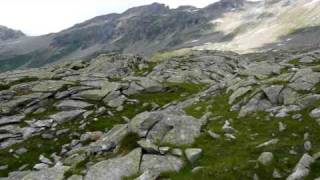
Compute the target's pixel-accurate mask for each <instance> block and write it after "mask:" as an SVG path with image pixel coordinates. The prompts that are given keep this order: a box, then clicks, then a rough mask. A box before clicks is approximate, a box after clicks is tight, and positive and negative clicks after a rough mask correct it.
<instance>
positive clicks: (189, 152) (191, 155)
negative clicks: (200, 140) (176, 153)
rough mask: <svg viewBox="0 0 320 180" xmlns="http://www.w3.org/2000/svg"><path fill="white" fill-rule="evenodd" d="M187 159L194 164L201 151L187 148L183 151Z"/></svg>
mask: <svg viewBox="0 0 320 180" xmlns="http://www.w3.org/2000/svg"><path fill="white" fill-rule="evenodd" d="M185 154H186V157H187V159H188V160H189V161H190V162H191V163H194V162H195V161H196V160H197V159H198V158H199V157H200V156H201V154H202V149H199V148H188V149H186V150H185Z"/></svg>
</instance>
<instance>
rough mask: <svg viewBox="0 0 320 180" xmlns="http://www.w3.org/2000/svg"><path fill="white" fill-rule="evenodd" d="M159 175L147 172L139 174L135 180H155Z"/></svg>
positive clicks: (154, 172)
mask: <svg viewBox="0 0 320 180" xmlns="http://www.w3.org/2000/svg"><path fill="white" fill-rule="evenodd" d="M159 175H160V173H159V172H156V171H151V170H147V171H145V172H143V174H141V175H140V176H139V177H137V178H136V179H135V180H156V179H157V178H158V177H159Z"/></svg>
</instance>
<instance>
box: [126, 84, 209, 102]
mask: <svg viewBox="0 0 320 180" xmlns="http://www.w3.org/2000/svg"><path fill="white" fill-rule="evenodd" d="M166 85H167V86H168V88H167V90H166V91H165V92H156V93H141V94H137V95H133V96H131V97H130V98H132V99H138V100H140V101H141V102H143V103H152V102H153V103H155V104H158V105H159V106H164V105H166V104H168V103H170V102H173V101H182V100H183V99H185V98H186V97H188V96H190V95H192V94H196V93H198V92H200V91H201V90H203V89H204V88H205V85H203V84H190V83H167V84H166Z"/></svg>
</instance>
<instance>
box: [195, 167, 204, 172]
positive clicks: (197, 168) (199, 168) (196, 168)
mask: <svg viewBox="0 0 320 180" xmlns="http://www.w3.org/2000/svg"><path fill="white" fill-rule="evenodd" d="M201 169H204V167H202V166H197V167H195V168H193V169H192V173H196V172H198V171H200V170H201Z"/></svg>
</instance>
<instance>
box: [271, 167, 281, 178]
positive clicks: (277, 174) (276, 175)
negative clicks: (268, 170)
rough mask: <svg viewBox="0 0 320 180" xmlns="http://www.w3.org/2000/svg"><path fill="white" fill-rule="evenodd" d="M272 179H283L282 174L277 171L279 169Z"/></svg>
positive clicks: (275, 171)
mask: <svg viewBox="0 0 320 180" xmlns="http://www.w3.org/2000/svg"><path fill="white" fill-rule="evenodd" d="M272 177H273V178H275V179H280V178H282V176H281V174H280V172H279V171H278V170H277V169H274V170H273V172H272Z"/></svg>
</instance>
